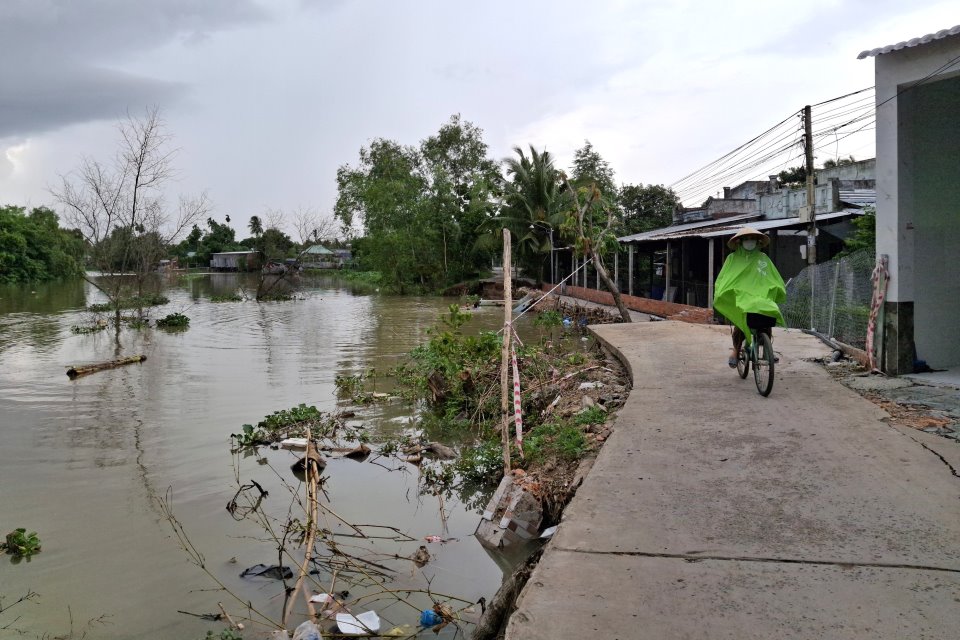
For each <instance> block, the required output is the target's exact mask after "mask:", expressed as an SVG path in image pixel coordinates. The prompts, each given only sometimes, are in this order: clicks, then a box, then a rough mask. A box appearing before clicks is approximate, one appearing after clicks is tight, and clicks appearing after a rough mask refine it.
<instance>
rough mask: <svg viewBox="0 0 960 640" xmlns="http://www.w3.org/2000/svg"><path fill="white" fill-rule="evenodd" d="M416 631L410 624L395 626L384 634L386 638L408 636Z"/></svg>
mask: <svg viewBox="0 0 960 640" xmlns="http://www.w3.org/2000/svg"><path fill="white" fill-rule="evenodd" d="M414 633H415V631H414V629H413V627H411V626H410V625H408V624H405V625H401V626H399V627H394V628H393V629H390V630H389V631H387V632H386V633H384V634H383V636H384V637H385V638H408V637H410V636H412V635H413V634H414Z"/></svg>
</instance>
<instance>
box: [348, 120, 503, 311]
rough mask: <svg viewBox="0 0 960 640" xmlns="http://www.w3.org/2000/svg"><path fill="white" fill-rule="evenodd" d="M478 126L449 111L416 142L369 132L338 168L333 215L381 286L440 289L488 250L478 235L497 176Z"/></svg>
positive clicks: (479, 262)
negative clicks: (350, 161) (356, 156)
mask: <svg viewBox="0 0 960 640" xmlns="http://www.w3.org/2000/svg"><path fill="white" fill-rule="evenodd" d="M486 150H487V147H486V144H484V143H483V140H482V131H481V130H480V129H479V128H477V127H475V126H474V125H472V124H471V123H469V122H464V121H462V120H461V119H460V117H459V116H453V117H451V118H450V120H449V121H448V122H447V123H445V124H444V125H443V126H442V127H441V128H440V131H439V132H438V133H437V135H436V136H431V137H429V138H427V139H426V140H423V141H422V142H421V144H420V146H419V148H418V147H413V146H407V145H401V144H400V143H398V142H396V141H393V140H386V139H383V138H377V139H375V140H374V141H373V142H372V143H370V145H369V146H368V147H364V148H362V149H361V150H360V160H359V163H358V164H357V165H355V166H351V165H342V166H341V167H340V168H339V170H338V171H337V190H338V195H337V204H336V207H335V209H334V216H335V217H336V219H337V220H339V221H340V223H341V225H342V227H343V229H344V232H345V233H346V234H347V235H348V236H353V235H356V234H358V233H359V234H362V235H363V242H357V243H354V249H355V251H354V256H355V257H356V258H357V259H358V260H359V262H360V264H361V267H362V268H366V269H371V270H375V271H379V272H380V273H381V274H382V275H383V281H384V282H385V283H386V284H387V286H389V287H391V288H393V289H394V290H396V291H400V292H404V291H407V290H409V289H411V288H415V289H420V290H438V289H441V288H443V287H445V286H446V285H448V284H450V283H453V282H456V281H458V280H459V279H461V278H463V277H464V276H465V275H467V274H469V273H471V272H475V271H476V270H478V269H479V268H480V267H481V266H482V265H483V264H484V262H485V261H486V259H487V256H488V251H487V249H486V248H483V247H482V246H480V245H479V244H478V242H477V238H478V236H479V235H480V234H481V233H483V232H484V231H485V229H481V228H480V224H481V222H482V221H484V220H486V219H487V218H489V217H490V214H491V211H492V207H493V200H494V194H495V193H496V189H497V185H498V181H499V179H500V178H499V176H498V174H497V171H496V165H495V163H493V162H492V161H491V160H489V159H488V158H487V157H486Z"/></svg>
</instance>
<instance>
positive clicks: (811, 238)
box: [803, 105, 817, 265]
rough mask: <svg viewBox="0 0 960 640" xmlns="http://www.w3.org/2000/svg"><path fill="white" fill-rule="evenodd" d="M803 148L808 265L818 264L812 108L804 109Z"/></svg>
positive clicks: (806, 107)
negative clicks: (805, 158) (804, 154)
mask: <svg viewBox="0 0 960 640" xmlns="http://www.w3.org/2000/svg"><path fill="white" fill-rule="evenodd" d="M803 147H804V151H806V155H807V206H808V207H810V209H809V214H808V215H809V216H810V219H809V224H808V226H807V264H811V265H812V264H817V208H816V202H815V195H814V191H813V119H812V118H811V108H810V105H807V106H805V107H804V108H803Z"/></svg>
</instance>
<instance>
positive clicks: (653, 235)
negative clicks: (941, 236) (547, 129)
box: [619, 209, 863, 243]
mask: <svg viewBox="0 0 960 640" xmlns="http://www.w3.org/2000/svg"><path fill="white" fill-rule="evenodd" d="M861 214H863V211H861V210H860V209H844V210H842V211H834V212H832V213H819V214H817V222H818V223H820V222H826V221H829V220H838V219H840V218H844V217H849V216H855V215H861ZM743 217H744V216H738V218H743ZM747 222H749V226H750V227H752V228H754V229H756V230H757V231H764V230H766V229H783V228H786V227H792V226H800V225H806V224H807V223H806V222H800V218H799V217H793V218H777V219H775V220H759V221H756V222H750V221H749V220H742V219H739V220H734V219H733V218H727V219H725V220H710V221H709V223H708V224H707V225H703V224H701V225H699V227H698V228H693V229H689V228H688V229H683V230H681V229H680V227H681V226H688V227H689V226H690V225H677V226H675V227H664V228H662V229H655V230H653V231H648V232H646V233H638V234H636V235H633V236H627V237H625V238H619V240H620V242H635V243H640V242H656V241H659V240H677V239H680V238H715V237H718V236H728V235H733V234H734V233H736V232H737V231H739V230H740V229H741V228H743V227H744V226H748V225H747V224H745V223H747ZM640 236H644V237H640Z"/></svg>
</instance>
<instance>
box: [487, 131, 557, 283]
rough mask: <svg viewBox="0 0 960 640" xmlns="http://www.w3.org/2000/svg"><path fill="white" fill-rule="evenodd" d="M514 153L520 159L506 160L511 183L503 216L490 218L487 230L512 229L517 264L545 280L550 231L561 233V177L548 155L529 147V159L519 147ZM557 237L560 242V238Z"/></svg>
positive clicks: (504, 199) (506, 192)
mask: <svg viewBox="0 0 960 640" xmlns="http://www.w3.org/2000/svg"><path fill="white" fill-rule="evenodd" d="M513 150H514V152H515V153H516V154H517V157H515V158H514V157H510V158H507V159H505V160H504V165H505V167H506V173H507V179H508V180H509V182H508V183H507V186H506V189H505V192H504V194H503V208H502V209H501V214H500V215H499V216H496V217H495V218H491V219H490V220H489V222H488V223H487V226H493V225H494V224H495V225H496V226H497V227H506V228H507V229H510V233H511V235H512V236H513V237H514V238H515V240H514V246H515V247H516V251H517V260H518V262H519V263H520V264H521V266H522V267H523V268H524V269H526V270H528V271H531V272H535V273H537V274H538V279H540V280H542V279H543V269H544V262H545V261H544V257H545V256H546V257H549V255H550V249H551V246H552V240H551V234H552V231H551V230H553V229H556V230H558V231H559V227H560V223H561V222H562V220H563V197H564V196H563V193H562V189H563V187H562V184H563V183H562V181H561V173H560V171H559V170H558V169H557V168H556V167H555V166H554V164H553V156H551V155H550V152H549V151H546V150H544V151H543V152H539V151H537V150H536V149H535V148H534V147H533V145H530V155H529V156H528V155H527V154H526V153H524V150H523V149H521V148H520V147H514V148H513ZM554 237H555V238H559V234H556V235H555V236H554Z"/></svg>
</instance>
